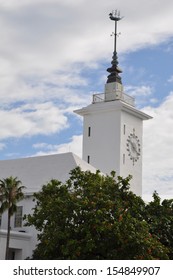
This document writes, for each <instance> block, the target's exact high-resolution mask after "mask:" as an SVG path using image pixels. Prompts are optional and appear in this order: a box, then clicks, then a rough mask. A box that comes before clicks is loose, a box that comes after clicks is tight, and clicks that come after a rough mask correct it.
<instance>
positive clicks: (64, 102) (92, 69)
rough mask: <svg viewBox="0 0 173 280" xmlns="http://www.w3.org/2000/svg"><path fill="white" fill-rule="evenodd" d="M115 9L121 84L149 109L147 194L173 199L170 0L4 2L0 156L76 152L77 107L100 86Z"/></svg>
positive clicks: (0, 15) (0, 8)
mask: <svg viewBox="0 0 173 280" xmlns="http://www.w3.org/2000/svg"><path fill="white" fill-rule="evenodd" d="M19 2H20V3H19ZM116 8H117V9H119V10H120V11H121V14H122V16H124V18H123V19H122V20H121V22H119V24H118V31H119V32H121V34H120V36H119V37H118V57H119V65H120V67H121V69H122V70H123V74H122V81H123V84H124V88H125V91H126V93H128V94H130V95H132V96H134V97H135V99H136V105H137V107H138V108H139V109H141V110H143V111H145V112H146V113H148V114H150V115H152V116H153V117H154V118H153V119H152V120H150V121H147V122H145V124H144V161H143V186H144V188H143V190H144V191H143V192H144V197H146V198H148V197H150V196H151V194H152V192H153V191H154V190H157V191H158V193H159V194H160V195H161V196H162V197H163V198H164V197H168V198H173V145H172V143H173V128H172V126H173V66H172V61H173V19H172V11H173V2H172V1H171V0H159V6H158V1H156V0H150V1H149V0H141V1H139V0H131V1H127V0H117V1H115V0H114V1H113V0H101V1H100V0H95V1H93V0H75V1H73V0H64V1H60V0H23V1H17V0H8V1H4V0H0V26H1V28H0V36H1V43H0V65H1V68H0V117H1V125H0V152H1V153H0V159H1V160H4V159H11V158H19V157H28V156H35V155H44V154H52V153H60V152H67V151H71V152H74V153H76V154H78V155H79V156H81V146H82V144H81V143H82V119H80V118H79V116H76V115H75V114H74V113H73V111H74V110H75V109H78V108H81V107H83V106H86V105H87V104H89V103H90V102H91V100H92V94H93V93H95V92H99V93H101V92H103V90H104V84H105V82H106V77H107V72H106V69H107V68H108V67H109V66H110V62H111V57H112V52H113V38H112V37H111V36H110V34H111V33H112V31H114V26H113V23H112V22H111V21H110V20H109V17H108V15H109V12H111V11H112V10H113V9H116Z"/></svg>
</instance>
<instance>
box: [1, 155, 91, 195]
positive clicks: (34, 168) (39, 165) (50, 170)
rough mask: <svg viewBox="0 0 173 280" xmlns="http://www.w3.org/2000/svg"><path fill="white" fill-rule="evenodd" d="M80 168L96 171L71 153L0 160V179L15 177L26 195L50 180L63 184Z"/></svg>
mask: <svg viewBox="0 0 173 280" xmlns="http://www.w3.org/2000/svg"><path fill="white" fill-rule="evenodd" d="M77 166H80V167H81V169H82V170H83V171H86V170H90V171H92V172H95V171H96V169H95V168H94V167H93V166H91V165H90V164H88V163H87V162H85V161H84V160H82V159H80V158H79V157H78V156H77V155H75V154H73V153H63V154H54V155H47V156H38V157H29V158H20V159H12V160H0V179H3V178H7V177H9V176H13V177H17V178H18V179H19V180H20V181H21V182H22V184H23V185H24V186H26V190H25V192H26V193H32V192H36V191H39V190H40V189H41V187H42V186H43V184H46V183H48V182H49V181H50V180H51V179H57V180H59V181H62V182H65V181H66V180H67V179H68V178H69V172H70V171H71V170H72V169H74V168H75V167H77Z"/></svg>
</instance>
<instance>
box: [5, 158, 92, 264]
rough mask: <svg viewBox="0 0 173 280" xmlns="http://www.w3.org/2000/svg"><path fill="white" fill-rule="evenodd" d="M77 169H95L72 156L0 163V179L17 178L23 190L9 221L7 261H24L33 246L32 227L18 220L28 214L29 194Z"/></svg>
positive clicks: (30, 198) (62, 179) (35, 234)
mask: <svg viewBox="0 0 173 280" xmlns="http://www.w3.org/2000/svg"><path fill="white" fill-rule="evenodd" d="M77 166H80V167H81V169H82V170H83V171H86V170H90V171H92V172H95V171H96V169H95V168H94V167H92V166H91V165H89V164H88V163H86V162H85V161H83V160H82V159H80V158H79V157H78V156H76V155H74V154H72V153H64V154H57V155H50V156H40V157H31V158H23V159H15V160H3V161H0V178H7V177H10V176H13V177H16V176H17V177H18V179H20V181H21V182H22V184H23V185H24V186H26V187H27V188H26V189H25V190H24V194H25V198H24V200H22V201H20V202H18V204H17V205H18V208H17V210H18V211H17V212H16V213H15V215H14V216H13V217H12V219H11V234H10V255H11V259H26V258H27V257H29V256H31V255H32V251H33V249H34V248H35V245H36V243H37V232H36V230H35V229H34V228H33V227H25V226H24V224H23V221H22V217H23V216H24V215H25V214H29V213H31V212H32V208H33V207H34V202H33V193H34V192H37V191H39V190H41V187H42V186H43V184H46V183H48V182H49V181H50V180H51V179H58V180H60V181H61V182H65V181H66V180H67V179H68V178H69V172H70V171H71V170H72V169H74V168H75V167H77ZM6 229H7V212H5V213H4V214H3V215H2V218H1V223H0V260H3V259H4V258H5V246H6V234H7V230H6Z"/></svg>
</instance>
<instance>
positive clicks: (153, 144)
mask: <svg viewBox="0 0 173 280" xmlns="http://www.w3.org/2000/svg"><path fill="white" fill-rule="evenodd" d="M172 108H173V92H172V93H170V95H169V96H168V97H167V98H166V99H165V101H164V102H163V103H162V104H161V105H160V106H159V107H157V108H152V107H148V108H144V110H145V112H146V113H148V114H149V115H151V116H153V119H152V120H149V121H146V122H144V162H143V167H144V174H143V178H144V183H143V185H144V193H145V195H148V194H151V193H152V192H153V191H154V190H157V191H158V193H159V194H160V195H161V196H162V197H169V198H172V197H173V129H172V127H173V111H172Z"/></svg>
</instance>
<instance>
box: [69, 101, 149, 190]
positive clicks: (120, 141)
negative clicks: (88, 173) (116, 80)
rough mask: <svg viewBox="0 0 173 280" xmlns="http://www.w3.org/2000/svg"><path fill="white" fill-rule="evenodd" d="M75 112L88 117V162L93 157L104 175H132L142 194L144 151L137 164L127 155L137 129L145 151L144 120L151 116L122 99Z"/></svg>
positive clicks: (85, 134)
mask: <svg viewBox="0 0 173 280" xmlns="http://www.w3.org/2000/svg"><path fill="white" fill-rule="evenodd" d="M105 100H106V99H105ZM75 112H76V113H77V114H79V115H81V116H83V117H84V127H83V159H84V160H85V161H87V160H88V156H89V157H90V164H91V165H93V166H95V167H96V168H97V169H99V170H100V171H101V172H103V173H107V174H110V172H111V171H112V170H114V171H116V173H117V175H120V176H123V177H127V176H128V175H129V174H130V175H132V176H133V179H132V181H131V190H132V191H133V192H134V193H136V194H137V195H142V151H141V155H140V158H139V160H138V161H137V162H136V163H135V164H134V165H133V162H132V161H131V160H130V158H129V156H128V152H127V137H128V135H129V134H130V133H133V129H135V134H136V135H137V136H138V138H139V139H140V143H141V150H142V127H143V120H145V119H149V118H150V116H148V115H146V114H144V113H143V112H141V111H139V110H137V109H136V108H135V107H133V106H131V105H129V104H127V103H126V102H123V101H122V100H119V99H117V100H112V101H109V102H108V101H103V102H98V103H94V104H91V105H89V106H87V107H85V108H82V109H80V110H76V111H75ZM124 124H125V125H126V133H125V135H124V131H123V128H124ZM89 127H90V129H91V135H90V136H88V128H89ZM123 154H125V164H124V163H123Z"/></svg>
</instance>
